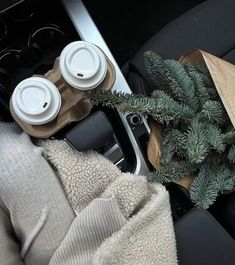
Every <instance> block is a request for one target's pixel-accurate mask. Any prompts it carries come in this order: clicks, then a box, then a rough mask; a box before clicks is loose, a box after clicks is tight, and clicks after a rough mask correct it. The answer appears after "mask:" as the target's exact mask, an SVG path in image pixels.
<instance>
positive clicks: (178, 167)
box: [148, 162, 198, 183]
mask: <svg viewBox="0 0 235 265" xmlns="http://www.w3.org/2000/svg"><path fill="white" fill-rule="evenodd" d="M197 170H198V165H196V164H193V163H189V162H170V163H169V164H167V165H166V166H162V167H161V168H160V169H159V170H156V171H155V172H153V173H151V174H150V175H149V176H148V179H149V181H151V182H159V183H167V182H171V181H176V180H179V179H181V178H183V177H186V176H190V175H192V174H193V173H195V172H196V171H197Z"/></svg>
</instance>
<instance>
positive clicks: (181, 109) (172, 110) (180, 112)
mask: <svg viewBox="0 0 235 265" xmlns="http://www.w3.org/2000/svg"><path fill="white" fill-rule="evenodd" d="M152 97H153V98H154V99H156V106H157V108H158V109H159V111H158V112H155V113H153V115H152V116H153V118H155V117H157V115H158V114H159V112H160V114H161V113H162V114H168V115H170V116H172V118H173V119H176V120H185V121H189V120H191V119H192V118H193V117H194V115H195V112H194V111H193V110H192V109H191V108H190V107H188V106H186V105H184V104H180V103H178V102H176V101H175V100H174V99H172V98H171V97H170V96H168V95H167V94H166V93H165V92H163V91H161V90H155V91H154V92H153V93H152Z"/></svg>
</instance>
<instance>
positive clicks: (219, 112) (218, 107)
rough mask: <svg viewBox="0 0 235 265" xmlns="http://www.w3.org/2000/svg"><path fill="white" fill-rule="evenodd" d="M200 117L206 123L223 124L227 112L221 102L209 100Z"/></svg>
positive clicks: (204, 105)
mask: <svg viewBox="0 0 235 265" xmlns="http://www.w3.org/2000/svg"><path fill="white" fill-rule="evenodd" d="M199 115H200V118H201V119H202V120H203V121H205V122H211V123H214V122H218V123H223V121H224V116H225V112H224V108H223V106H222V104H221V103H220V102H218V101H212V100H208V101H206V102H205V103H204V104H203V106H202V111H201V112H200V114H199Z"/></svg>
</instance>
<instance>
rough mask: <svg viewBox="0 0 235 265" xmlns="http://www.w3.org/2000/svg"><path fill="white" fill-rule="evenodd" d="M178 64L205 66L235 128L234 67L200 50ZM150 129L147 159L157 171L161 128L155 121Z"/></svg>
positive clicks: (188, 181) (185, 183) (186, 181)
mask: <svg viewBox="0 0 235 265" xmlns="http://www.w3.org/2000/svg"><path fill="white" fill-rule="evenodd" d="M180 62H181V63H187V62H190V63H198V62H200V63H204V64H205V65H206V66H207V68H208V70H209V72H210V75H211V77H212V80H213V81H214V84H215V87H216V90H217V91H218V94H219V96H220V98H221V100H222V102H223V105H224V107H225V109H226V111H227V113H228V115H229V118H230V120H231V122H232V124H233V126H234V127H235V65H233V64H231V63H229V62H227V61H225V60H222V59H220V58H218V57H216V56H214V55H212V54H210V53H207V52H205V51H202V50H194V51H192V52H190V53H188V54H186V55H184V56H182V57H181V59H180ZM150 127H151V133H150V139H149V143H148V152H147V153H148V159H149V161H150V163H151V164H152V165H153V166H154V167H155V168H156V169H159V168H160V157H161V150H160V136H161V128H162V126H161V125H159V124H158V123H157V122H156V121H152V122H151V125H150ZM192 181H193V177H192V176H186V177H185V178H183V179H181V180H179V181H177V183H179V184H181V185H182V186H184V187H186V188H188V187H189V186H190V185H191V183H192Z"/></svg>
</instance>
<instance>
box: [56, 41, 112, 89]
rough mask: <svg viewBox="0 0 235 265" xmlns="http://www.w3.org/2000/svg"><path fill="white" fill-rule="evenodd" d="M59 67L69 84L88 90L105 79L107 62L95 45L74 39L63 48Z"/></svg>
mask: <svg viewBox="0 0 235 265" xmlns="http://www.w3.org/2000/svg"><path fill="white" fill-rule="evenodd" d="M59 67H60V72H61V75H62V77H63V78H64V80H65V81H66V82H67V83H68V84H69V85H71V86H72V87H74V88H76V89H79V90H90V89H94V88H96V87H97V86H99V85H100V84H101V83H102V81H103V80H104V79H105V76H106V74H107V67H108V64H107V60H106V57H105V55H104V53H103V52H102V51H101V50H100V49H99V48H98V47H97V46H95V45H93V44H91V43H88V42H84V41H75V42H72V43H70V44H69V45H67V46H66V47H65V48H64V49H63V51H62V53H61V55H60V58H59Z"/></svg>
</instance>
